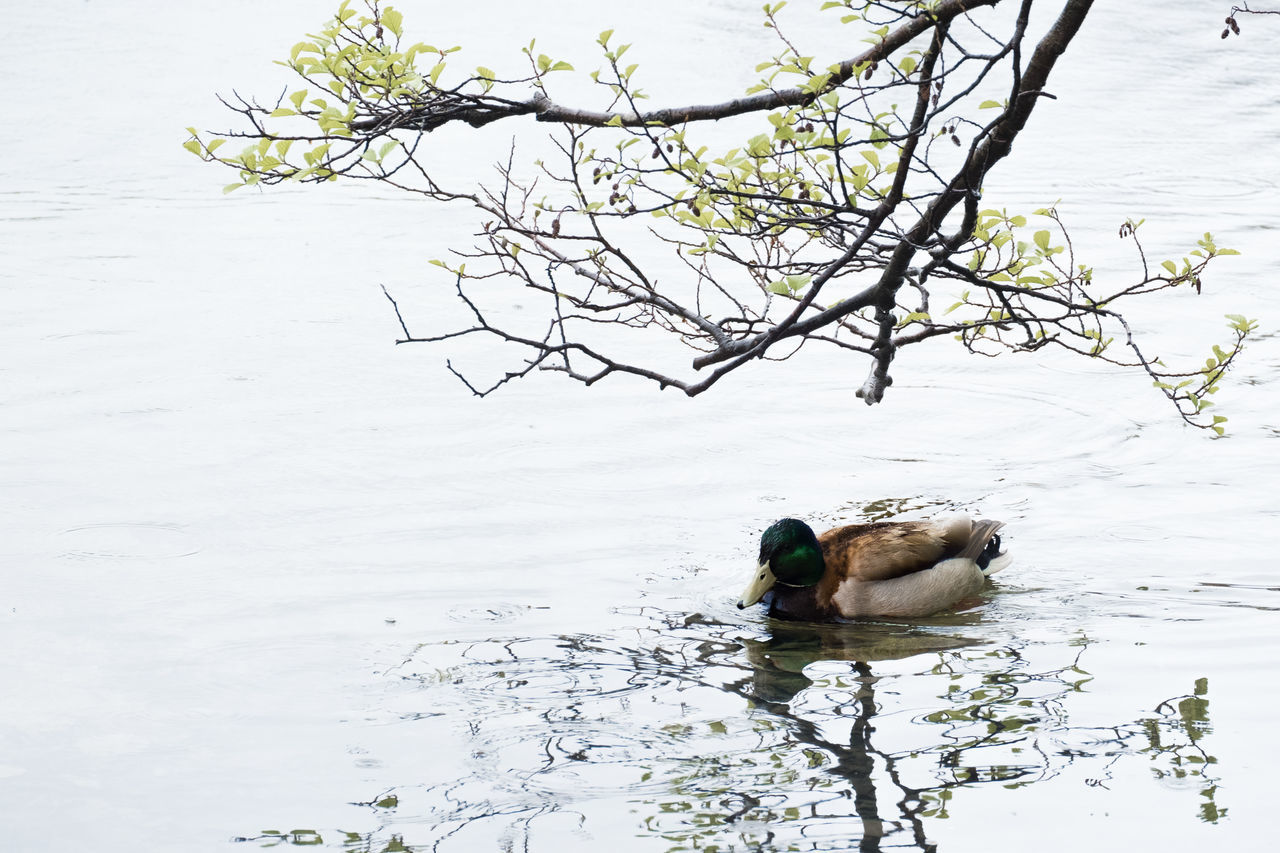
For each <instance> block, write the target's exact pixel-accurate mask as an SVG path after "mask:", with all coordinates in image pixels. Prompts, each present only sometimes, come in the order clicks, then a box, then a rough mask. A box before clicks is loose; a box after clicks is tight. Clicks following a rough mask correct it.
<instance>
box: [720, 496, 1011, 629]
mask: <svg viewBox="0 0 1280 853" xmlns="http://www.w3.org/2000/svg"><path fill="white" fill-rule="evenodd" d="M1003 526H1004V522H1001V521H989V520H986V519H982V520H978V521H974V520H972V519H970V518H968V517H965V516H959V517H955V518H947V519H940V520H937V521H886V522H876V523H874V524H850V525H848V526H846V527H837V528H835V529H833V530H828V531H827V532H826V533H824V534H822V535H821V536H815V535H814V534H813V529H812V528H810V527H809V525H807V524H805V523H804V522H803V521H799V520H798V519H794V518H784V519H782V520H781V521H778V522H775V523H774V524H772V525H770V527H769V529H768V530H766V531H765V532H764V534H763V535H761V537H760V565H759V566H758V567H757V569H756V574H755V577H754V578H752V581H751V584H750V585H749V586H748V587H747V590H746V592H744V593H743V594H742V599H741V600H740V601H739V602H738V608H739V609H742V608H744V607H748V606H750V605H752V604H755V603H756V602H758V601H760V600H761V599H763V598H765V596H766V595H768V596H769V599H770V600H769V602H768V604H769V614H770V615H771V616H777V617H780V618H783V619H801V620H804V621H808V622H839V621H842V620H846V619H857V618H860V617H864V616H889V617H898V618H913V617H917V616H929V615H931V614H934V613H937V612H939V611H941V610H946V609H947V608H948V607H951V606H952V605H954V604H955V603H957V602H958V601H960V600H961V599H964V598H967V597H969V596H972V595H974V594H976V593H977V592H978V591H979V590H980V589H982V585H983V583H984V582H985V581H986V578H987V575H990V574H992V573H994V572H998V571H1000V570H1001V569H1003V568H1005V567H1006V566H1008V565H1009V563H1010V562H1011V561H1012V558H1011V557H1010V556H1009V555H1008V554H1007V553H1005V552H1003V551H1001V550H1000V537H999V536H998V535H997V531H998V530H1000V528H1001V527H1003Z"/></svg>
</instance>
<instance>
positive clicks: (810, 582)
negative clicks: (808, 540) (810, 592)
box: [773, 543, 827, 588]
mask: <svg viewBox="0 0 1280 853" xmlns="http://www.w3.org/2000/svg"><path fill="white" fill-rule="evenodd" d="M826 571H827V564H826V562H825V561H824V560H823V559H822V548H821V547H819V546H818V545H817V543H814V544H813V545H808V544H805V545H797V546H796V547H794V548H792V549H790V550H789V551H787V552H785V553H783V554H779V555H777V556H776V557H774V559H773V574H774V576H775V577H777V578H778V583H779V584H780V585H783V586H788V587H805V588H812V587H813V586H814V585H815V584H817V583H818V581H820V580H822V576H823V575H824V574H826Z"/></svg>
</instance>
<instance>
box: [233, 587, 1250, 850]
mask: <svg viewBox="0 0 1280 853" xmlns="http://www.w3.org/2000/svg"><path fill="white" fill-rule="evenodd" d="M624 615H629V616H631V617H636V618H639V619H641V620H642V622H641V624H640V625H639V627H635V628H633V629H632V631H631V632H630V633H629V635H628V636H620V635H614V636H593V635H569V636H558V637H545V638H513V639H505V640H492V641H487V642H481V643H473V644H469V645H466V644H460V643H441V644H430V645H424V646H422V647H419V648H418V649H415V650H414V652H413V653H412V654H411V655H409V656H408V657H407V659H406V660H405V661H404V663H403V664H402V665H401V666H400V667H398V668H397V669H396V671H395V672H394V676H395V677H396V678H398V679H402V680H403V681H404V682H407V683H408V684H410V685H414V686H415V693H414V694H413V695H414V696H420V702H421V708H420V709H418V710H414V711H410V712H406V713H404V714H403V715H402V720H403V725H404V726H419V727H423V730H422V731H421V734H422V735H424V736H426V737H431V738H439V739H440V742H441V743H442V744H443V743H447V742H453V743H461V745H462V746H463V747H465V749H464V750H463V751H464V752H465V760H462V761H458V762H454V763H448V762H440V763H439V766H432V767H429V768H424V770H423V779H422V782H421V783H420V784H418V785H414V786H402V787H399V788H396V789H394V790H384V791H381V792H376V793H374V794H373V795H372V796H369V795H366V797H364V798H362V799H363V802H362V803H361V804H362V805H364V806H365V807H367V808H368V809H369V810H370V812H371V813H372V814H373V815H374V816H375V817H376V820H377V821H378V824H379V828H378V829H376V830H374V831H372V832H364V833H350V832H334V833H327V834H324V835H323V836H322V834H321V833H318V832H317V833H310V832H309V831H308V832H307V833H304V834H292V835H291V834H289V833H274V834H272V835H264V834H259V835H256V836H254V837H246V838H243V839H242V840H244V841H256V842H257V843H259V844H264V845H278V844H287V845H294V844H306V845H308V846H317V845H325V846H333V847H337V848H340V849H345V850H352V851H369V853H373V851H378V853H397V851H427V850H431V851H448V850H475V849H500V850H553V849H563V847H564V844H563V843H562V842H563V841H564V840H565V839H566V838H570V839H576V840H577V841H580V842H582V843H584V844H587V843H591V842H596V843H603V842H608V841H609V840H610V839H618V838H622V837H632V836H639V837H641V838H646V837H647V838H649V839H651V840H652V841H653V842H654V844H652V845H648V849H653V848H654V847H657V848H658V849H665V850H668V851H671V853H675V852H676V851H686V850H689V851H692V850H704V849H713V848H714V849H720V850H752V851H768V850H781V849H805V850H848V849H853V848H854V847H856V848H857V849H859V850H863V851H870V850H882V849H887V848H890V847H893V848H897V849H903V848H906V849H917V850H921V851H930V850H934V849H935V839H934V838H933V837H932V836H933V835H934V834H938V833H942V832H945V830H946V826H947V825H946V824H945V823H943V821H945V820H946V819H947V818H949V817H951V816H953V815H954V814H956V813H957V810H960V809H963V808H964V807H965V802H966V801H967V800H968V799H969V798H971V797H976V796H980V794H979V792H980V791H982V790H992V791H993V792H994V789H996V788H1001V789H1006V790H1009V791H1013V790H1017V789H1021V788H1027V787H1029V786H1034V785H1039V784H1044V783H1047V782H1049V781H1050V780H1054V779H1059V780H1060V782H1059V784H1067V785H1077V784H1083V785H1086V786H1091V787H1097V786H1102V787H1107V786H1109V785H1110V784H1111V782H1112V778H1113V777H1112V771H1113V769H1114V768H1115V767H1116V765H1117V764H1118V763H1119V762H1122V761H1128V762H1133V761H1138V760H1140V759H1146V760H1147V761H1148V762H1149V764H1150V768H1151V770H1152V772H1153V775H1154V777H1155V779H1156V780H1158V781H1159V782H1161V783H1162V784H1172V785H1176V786H1178V787H1191V788H1193V789H1195V790H1196V791H1197V792H1198V793H1199V797H1198V798H1197V801H1196V807H1197V809H1198V814H1199V817H1200V819H1202V820H1204V821H1207V822H1216V821H1218V820H1219V819H1221V818H1222V817H1223V815H1225V813H1226V809H1225V808H1222V807H1220V806H1219V805H1218V804H1217V802H1216V796H1217V792H1218V778H1217V776H1216V775H1215V770H1216V766H1215V765H1216V759H1215V758H1214V756H1213V755H1211V754H1210V753H1209V751H1208V745H1207V743H1206V741H1207V736H1208V734H1209V733H1210V726H1209V700H1208V683H1207V680H1206V679H1200V680H1198V681H1197V682H1196V683H1195V685H1194V686H1193V689H1192V692H1191V693H1189V694H1186V695H1182V696H1174V697H1169V698H1160V699H1157V700H1156V701H1155V702H1153V703H1152V704H1151V705H1150V706H1149V707H1151V708H1152V709H1153V710H1152V711H1151V712H1149V713H1147V714H1144V715H1142V716H1139V717H1137V718H1136V719H1130V720H1123V721H1120V722H1116V723H1114V724H1111V725H1106V726H1101V727H1099V726H1082V725H1078V724H1073V722H1072V720H1071V714H1070V709H1071V705H1072V699H1073V697H1074V696H1076V695H1077V694H1081V693H1084V692H1087V685H1088V683H1089V681H1090V680H1091V678H1092V676H1091V675H1090V673H1089V672H1088V670H1087V669H1086V658H1087V656H1088V651H1089V647H1090V645H1091V644H1090V641H1089V639H1088V638H1087V637H1084V636H1079V637H1076V638H1074V639H1073V640H1071V641H1070V642H1066V643H1056V644H1053V645H1044V644H1041V645H1033V644H1023V645H1019V644H1005V645H998V646H997V645H992V644H988V643H984V642H980V641H979V640H976V639H974V638H972V637H968V636H966V635H965V632H964V630H963V626H960V627H959V628H954V627H952V628H939V627H936V626H935V627H926V628H920V627H914V628H908V627H905V626H900V625H877V624H865V625H844V626H821V625H795V624H787V623H773V624H770V625H769V627H768V630H767V631H766V632H760V633H757V632H754V631H752V629H750V628H748V627H744V626H743V625H741V624H724V623H720V622H717V621H716V620H714V619H710V618H706V617H702V616H697V615H695V616H683V615H681V616H677V615H674V614H667V613H662V612H658V611H653V610H650V609H639V610H635V611H632V612H631V613H629V614H624ZM744 634H748V636H743V635H744ZM1055 657H1056V658H1058V659H1057V660H1047V659H1052V658H1055ZM1068 771H1070V776H1068ZM1004 796H1013V795H1012V794H1008V795H1004ZM301 832H302V831H295V833H301Z"/></svg>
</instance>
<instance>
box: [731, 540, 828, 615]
mask: <svg viewBox="0 0 1280 853" xmlns="http://www.w3.org/2000/svg"><path fill="white" fill-rule="evenodd" d="M759 563H760V564H759V565H758V566H757V567H756V573H755V576H754V577H753V578H752V579H751V583H750V584H749V585H748V586H747V591H746V592H744V593H743V594H742V598H741V599H740V600H739V601H738V608H739V609H741V608H743V607H747V606H749V605H752V604H755V603H756V602H757V601H759V600H760V599H761V598H763V597H764V594H765V593H766V592H768V591H769V590H770V589H772V588H773V585H774V584H782V585H783V586H813V585H814V584H816V583H817V582H818V581H820V580H822V575H823V573H825V572H826V570H827V566H826V563H824V562H823V560H822V546H821V545H819V544H818V537H817V536H814V535H813V529H812V528H810V527H809V525H807V524H805V523H804V522H803V521H799V520H798V519H794V518H784V519H782V520H781V521H777V522H774V523H773V524H771V525H770V526H769V529H768V530H766V531H765V532H764V533H763V534H762V535H761V536H760V561H759Z"/></svg>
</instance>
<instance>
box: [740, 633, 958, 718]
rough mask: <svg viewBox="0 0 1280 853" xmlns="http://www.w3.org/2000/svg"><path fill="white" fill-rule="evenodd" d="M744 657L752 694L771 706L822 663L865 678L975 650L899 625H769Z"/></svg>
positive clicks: (747, 644)
mask: <svg viewBox="0 0 1280 853" xmlns="http://www.w3.org/2000/svg"><path fill="white" fill-rule="evenodd" d="M741 642H742V646H743V652H744V655H745V658H746V661H747V663H748V664H749V666H750V668H751V678H750V679H749V683H750V686H749V692H750V695H751V696H752V697H753V698H755V699H756V700H758V701H760V702H764V703H768V704H771V705H785V704H787V703H789V702H791V700H792V699H793V698H794V697H795V696H796V694H797V693H799V692H800V691H802V690H804V689H805V688H807V687H809V686H811V685H812V684H813V680H812V679H811V678H809V677H808V676H807V675H805V673H804V670H805V667H807V666H809V665H810V664H813V663H817V662H820V661H849V662H851V663H853V664H855V669H857V671H858V672H859V674H860V675H861V676H862V677H863V678H872V674H871V667H870V664H871V663H874V662H876V661H892V660H903V659H905V658H910V657H915V656H916V655H922V654H929V653H935V652H945V651H953V650H956V649H962V648H966V647H968V646H976V645H979V644H981V642H982V641H981V640H975V639H971V638H968V637H964V636H961V635H958V634H946V633H935V632H930V631H926V630H920V629H911V628H906V629H904V627H903V626H901V625H891V624H881V623H863V624H854V625H819V624H812V623H794V622H780V621H779V622H773V623H772V624H771V625H770V630H769V635H768V636H767V637H765V638H763V639H758V638H744V639H743V640H742V641H741Z"/></svg>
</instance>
